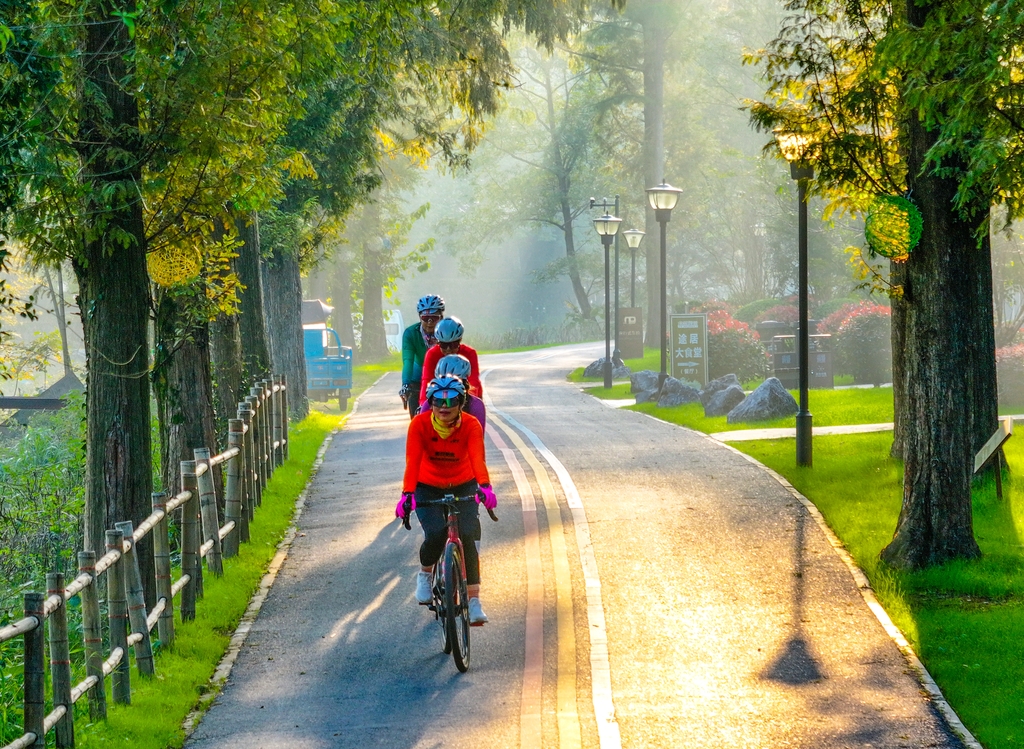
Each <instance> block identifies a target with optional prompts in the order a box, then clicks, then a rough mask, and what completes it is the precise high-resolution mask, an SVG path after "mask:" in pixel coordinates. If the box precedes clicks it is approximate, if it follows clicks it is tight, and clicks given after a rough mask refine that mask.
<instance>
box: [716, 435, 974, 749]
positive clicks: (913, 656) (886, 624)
mask: <svg viewBox="0 0 1024 749" xmlns="http://www.w3.org/2000/svg"><path fill="white" fill-rule="evenodd" d="M697 434H702V435H703V436H704V437H706V438H707V439H709V440H712V441H713V442H715V443H716V444H719V445H722V446H723V447H726V448H728V449H729V450H732V451H733V452H734V453H736V454H737V455H742V456H743V457H744V458H746V459H747V460H748V461H749V462H751V463H753V464H754V465H756V466H758V467H759V468H761V469H762V470H764V471H765V472H766V473H767V474H768V475H769V476H771V477H772V478H773V479H775V480H776V481H778V482H779V484H781V485H782V486H783V488H785V489H786V490H787V491H788V492H789V493H790V494H792V495H793V497H794V498H796V499H797V500H799V501H800V503H801V504H802V505H803V506H804V507H805V508H806V509H807V512H808V513H810V515H811V517H812V518H814V520H815V522H816V523H817V524H818V527H819V528H821V531H822V533H824V534H825V538H826V539H828V542H829V544H831V546H832V548H833V549H834V550H835V552H836V554H838V555H839V558H840V559H842V560H843V562H845V563H846V567H847V568H848V569H849V570H850V574H851V575H852V576H853V581H854V582H855V583H856V584H857V589H858V590H859V591H860V594H861V596H862V597H863V598H864V602H865V603H866V604H867V605H868V608H869V609H871V613H873V614H874V615H875V618H876V619H878V623H879V624H881V625H882V628H883V629H884V630H885V632H886V634H888V635H889V637H890V638H892V641H893V642H894V643H895V644H896V647H898V648H899V649H900V652H901V653H902V654H903V657H904V658H905V659H906V660H907V663H908V665H909V666H910V667H911V669H913V671H914V674H915V675H916V676H917V680H918V681H919V682H920V683H921V686H922V687H923V688H924V690H925V692H927V693H928V697H929V698H930V699H931V701H932V703H933V704H934V705H935V707H936V708H937V709H938V711H939V713H940V714H941V715H942V717H943V719H944V720H945V721H946V724H947V725H948V726H949V728H950V730H951V731H952V732H953V733H955V734H956V735H957V737H958V738H959V739H960V740H961V741H962V742H963V743H964V746H966V747H969V749H984V747H983V746H982V744H981V742H980V741H978V740H977V739H976V738H975V737H974V734H972V733H971V732H970V730H968V728H967V726H965V725H964V723H963V721H962V720H960V716H959V715H957V714H956V711H955V710H954V709H953V706H952V705H950V704H949V701H948V700H947V699H946V696H945V695H944V694H943V693H942V690H941V689H940V688H939V685H938V684H936V683H935V679H933V678H932V675H931V674H930V673H929V672H928V669H927V668H926V667H925V665H924V663H922V662H921V659H920V658H918V656H917V653H916V652H915V651H914V648H913V647H912V646H911V644H910V643H909V642H907V638H906V637H904V635H903V632H901V631H900V628H899V627H897V626H896V625H895V624H893V621H892V619H890V618H889V614H887V613H886V611H885V609H884V608H883V607H882V604H880V603H879V602H878V599H877V598H876V597H875V591H874V590H873V589H872V588H871V583H870V582H869V581H868V578H867V575H865V574H864V570H862V569H861V568H860V567H859V566H858V565H857V562H855V561H854V559H853V557H852V556H851V555H850V552H849V551H847V550H846V547H845V546H844V545H843V542H842V541H841V540H840V539H839V536H837V535H836V534H835V532H834V531H833V530H832V528H830V527H829V525H828V523H827V522H825V516H824V515H822V514H821V510H819V509H818V507H817V505H815V504H814V503H813V502H811V500H809V499H807V497H805V496H804V495H803V494H801V493H800V492H799V491H797V490H796V488H794V486H793V485H792V484H791V483H789V481H788V480H787V479H786V478H785V477H784V476H782V475H781V474H780V473H778V472H776V471H774V470H773V469H771V468H769V467H768V466H766V465H765V464H764V463H762V462H761V461H759V460H757V459H756V458H754V457H752V456H750V455H747V454H746V453H744V452H742V451H740V450H738V449H736V448H735V447H733V446H732V445H728V444H726V443H724V442H718V440H715V439H713V438H712V437H710V436H709V435H706V434H703V433H702V432H697Z"/></svg>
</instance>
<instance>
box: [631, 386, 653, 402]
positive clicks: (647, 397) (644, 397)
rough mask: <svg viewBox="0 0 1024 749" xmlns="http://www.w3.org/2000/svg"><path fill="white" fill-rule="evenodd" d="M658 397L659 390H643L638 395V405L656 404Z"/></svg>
mask: <svg viewBox="0 0 1024 749" xmlns="http://www.w3.org/2000/svg"><path fill="white" fill-rule="evenodd" d="M657 397H658V388H651V389H650V390H641V391H640V392H639V393H637V394H636V402H637V403H654V401H655V400H656V399H657Z"/></svg>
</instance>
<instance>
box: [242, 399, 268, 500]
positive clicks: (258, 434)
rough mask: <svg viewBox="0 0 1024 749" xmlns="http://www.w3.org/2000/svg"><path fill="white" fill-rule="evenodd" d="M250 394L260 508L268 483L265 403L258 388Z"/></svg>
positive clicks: (254, 467)
mask: <svg viewBox="0 0 1024 749" xmlns="http://www.w3.org/2000/svg"><path fill="white" fill-rule="evenodd" d="M249 393H250V395H249V397H247V398H246V399H245V400H246V402H247V403H248V404H249V406H250V407H251V408H252V425H253V432H252V459H253V464H252V468H253V474H254V476H255V478H256V506H257V507H258V506H260V505H262V504H263V487H264V486H265V485H266V483H267V481H266V479H267V476H266V473H265V470H266V469H265V468H264V464H263V454H264V442H263V403H262V401H260V396H259V393H260V389H259V388H258V387H255V386H253V387H252V388H250V389H249Z"/></svg>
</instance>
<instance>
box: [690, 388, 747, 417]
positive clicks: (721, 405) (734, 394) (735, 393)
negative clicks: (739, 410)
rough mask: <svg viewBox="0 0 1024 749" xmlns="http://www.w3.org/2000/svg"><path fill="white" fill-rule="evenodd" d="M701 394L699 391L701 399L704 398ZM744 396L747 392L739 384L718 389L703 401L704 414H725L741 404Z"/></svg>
mask: <svg viewBox="0 0 1024 749" xmlns="http://www.w3.org/2000/svg"><path fill="white" fill-rule="evenodd" d="M703 395H704V394H703V393H701V396H702V397H701V400H704V399H703ZM746 397H747V394H746V393H744V392H743V388H741V387H740V386H739V385H730V386H729V387H727V388H726V389H725V390H719V391H718V392H716V393H715V394H714V395H712V396H711V397H710V398H709V399H708V400H707V401H705V402H704V415H705V416H725V415H726V414H727V413H729V412H730V411H732V410H733V409H734V408H736V406H738V405H739V404H741V403H742V402H743V399H744V398H746Z"/></svg>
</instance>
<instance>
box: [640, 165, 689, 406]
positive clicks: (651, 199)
mask: <svg viewBox="0 0 1024 749" xmlns="http://www.w3.org/2000/svg"><path fill="white" fill-rule="evenodd" d="M681 192H682V190H680V189H679V188H678V187H672V185H670V184H668V183H667V182H665V181H664V180H662V182H661V184H660V185H657V186H656V187H648V188H647V202H648V203H649V204H650V206H651V208H653V209H654V218H655V220H656V221H657V222H658V223H659V224H660V225H661V261H660V267H661V374H659V375H658V393H659V394H660V393H661V389H662V388H663V387H664V385H665V380H666V379H668V330H667V329H666V326H667V325H668V286H667V283H666V280H665V279H666V276H667V275H668V273H667V271H668V266H667V263H666V262H665V254H666V251H665V246H666V245H665V231H666V227H667V225H668V220H669V218H671V216H672V209H673V208H675V207H676V203H677V202H678V201H679V193H681Z"/></svg>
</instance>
